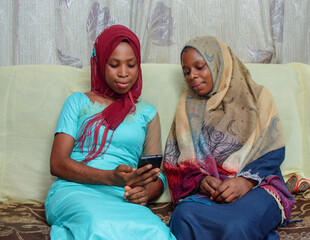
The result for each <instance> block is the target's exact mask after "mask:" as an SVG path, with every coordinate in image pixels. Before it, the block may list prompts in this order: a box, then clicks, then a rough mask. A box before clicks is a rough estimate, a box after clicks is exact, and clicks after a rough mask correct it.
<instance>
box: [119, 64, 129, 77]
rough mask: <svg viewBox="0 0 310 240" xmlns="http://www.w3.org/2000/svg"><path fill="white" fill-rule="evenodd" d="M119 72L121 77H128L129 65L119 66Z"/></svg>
mask: <svg viewBox="0 0 310 240" xmlns="http://www.w3.org/2000/svg"><path fill="white" fill-rule="evenodd" d="M117 74H118V76H119V77H127V76H128V69H127V66H125V65H121V66H119V69H118V73H117Z"/></svg>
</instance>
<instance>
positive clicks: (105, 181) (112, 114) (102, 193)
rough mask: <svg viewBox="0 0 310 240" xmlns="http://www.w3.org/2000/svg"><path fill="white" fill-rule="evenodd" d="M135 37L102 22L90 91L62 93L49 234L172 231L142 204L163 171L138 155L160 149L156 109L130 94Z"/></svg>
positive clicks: (128, 235) (122, 235)
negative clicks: (142, 161)
mask: <svg viewBox="0 0 310 240" xmlns="http://www.w3.org/2000/svg"><path fill="white" fill-rule="evenodd" d="M140 64H141V57H140V43H139V40H138V38H137V36H136V35H135V34H134V33H133V32H132V31H130V30H129V29H128V28H126V27H124V26H120V25H116V26H112V27H109V28H107V29H105V30H104V31H103V32H102V33H101V34H100V35H99V36H98V38H97V40H96V42H95V44H94V50H93V54H92V57H91V91H90V92H87V93H80V92H77V93H73V94H72V95H70V96H69V97H68V98H67V100H66V102H65V103H64V106H63V108H62V111H61V113H60V117H59V120H58V123H57V128H56V133H55V138H54V143H53V147H52V152H51V162H50V166H51V173H52V174H53V175H55V176H57V180H56V181H55V183H54V184H53V185H52V187H51V188H50V190H49V193H48V196H47V199H46V201H45V210H46V218H47V221H48V223H49V224H50V225H51V233H50V236H51V239H81V240H85V239H109V240H111V239H117V240H119V239H175V237H174V236H173V235H172V233H171V232H170V230H169V228H168V227H167V226H166V225H165V223H164V222H162V221H161V219H160V218H159V217H158V216H156V215H155V214H153V213H152V212H151V210H150V209H149V208H147V207H146V206H145V205H146V204H147V203H148V202H149V201H152V200H154V199H156V198H157V197H159V196H160V194H161V193H162V192H163V190H164V188H165V177H164V176H163V175H162V174H161V173H160V169H158V168H155V169H151V165H150V164H149V165H146V166H144V167H141V168H138V169H137V164H138V159H139V157H140V156H141V155H153V154H160V153H161V146H160V124H159V117H158V114H157V111H156V109H155V108H154V107H153V106H152V105H150V104H148V103H147V102H144V101H143V100H140V99H139V100H138V98H139V96H140V94H141V89H142V75H141V67H140Z"/></svg>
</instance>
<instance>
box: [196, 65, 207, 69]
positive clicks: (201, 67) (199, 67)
mask: <svg viewBox="0 0 310 240" xmlns="http://www.w3.org/2000/svg"><path fill="white" fill-rule="evenodd" d="M205 66H206V65H201V66H198V67H197V69H198V70H201V69H203V68H204V67H205Z"/></svg>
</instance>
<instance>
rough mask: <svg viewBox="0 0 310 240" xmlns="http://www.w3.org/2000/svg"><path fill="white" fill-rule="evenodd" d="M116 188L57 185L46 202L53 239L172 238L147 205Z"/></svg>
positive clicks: (167, 229)
mask: <svg viewBox="0 0 310 240" xmlns="http://www.w3.org/2000/svg"><path fill="white" fill-rule="evenodd" d="M105 190H107V189H105ZM118 191H119V190H118V189H115V190H113V188H111V189H110V190H109V191H102V188H100V186H99V187H96V186H89V187H87V185H86V186H83V185H81V186H72V187H64V188H60V189H57V190H56V191H55V192H54V193H53V194H51V196H49V197H48V199H47V202H46V208H47V209H48V211H47V219H48V221H49V224H50V225H51V226H52V231H51V237H52V239H57V238H58V237H59V236H62V239H71V238H72V236H74V239H125V238H126V237H125V236H124V234H125V235H126V236H128V235H129V236H133V237H139V238H140V239H147V237H148V236H149V237H150V236H152V235H155V236H158V237H160V238H162V239H174V238H173V236H172V234H171V233H170V231H169V228H168V227H167V226H166V225H165V224H164V223H163V222H162V221H161V219H160V218H159V217H158V216H156V215H155V214H153V213H152V211H151V210H150V209H149V208H147V207H145V206H141V205H137V204H133V203H129V202H127V201H125V200H124V199H123V197H122V194H123V193H122V192H118ZM65 233H66V234H65ZM64 236H67V238H65V237H64Z"/></svg>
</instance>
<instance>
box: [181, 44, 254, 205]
mask: <svg viewBox="0 0 310 240" xmlns="http://www.w3.org/2000/svg"><path fill="white" fill-rule="evenodd" d="M181 60H182V69H183V73H184V76H185V80H186V82H187V85H188V87H189V88H191V89H192V90H193V91H194V92H195V93H196V94H197V95H199V96H204V95H207V94H208V93H210V92H211V90H212V87H213V82H212V77H211V74H210V70H209V68H208V65H207V64H206V62H205V60H204V59H203V57H202V56H201V55H200V53H199V52H198V51H197V50H196V49H194V48H191V47H187V48H186V49H185V50H184V51H183V53H182V56H181ZM256 184H257V183H256V181H253V180H251V179H246V178H244V177H236V178H230V179H226V180H224V181H223V182H222V181H221V180H220V179H218V178H215V177H212V176H206V177H205V178H204V179H203V180H202V181H201V184H200V187H199V193H201V194H203V195H206V196H208V197H210V199H211V200H214V201H216V202H218V203H231V202H234V201H236V200H238V199H240V198H241V197H242V196H244V195H245V194H246V193H247V192H249V191H250V190H251V189H252V188H253V187H254V186H255V185H256Z"/></svg>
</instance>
